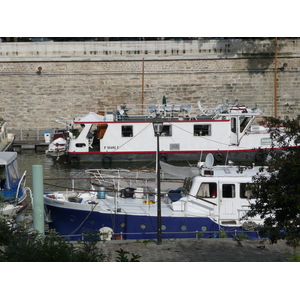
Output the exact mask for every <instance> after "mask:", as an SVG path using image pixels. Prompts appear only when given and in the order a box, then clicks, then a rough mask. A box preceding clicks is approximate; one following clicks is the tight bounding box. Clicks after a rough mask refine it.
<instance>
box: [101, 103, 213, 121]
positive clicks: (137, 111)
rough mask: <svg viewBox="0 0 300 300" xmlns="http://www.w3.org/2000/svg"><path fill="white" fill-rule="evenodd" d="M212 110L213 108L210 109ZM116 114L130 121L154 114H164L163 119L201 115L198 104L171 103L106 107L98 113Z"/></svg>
mask: <svg viewBox="0 0 300 300" xmlns="http://www.w3.org/2000/svg"><path fill="white" fill-rule="evenodd" d="M211 110H213V108H211ZM112 112H116V113H117V114H119V118H120V119H121V118H123V119H125V118H126V117H127V116H130V119H132V118H134V117H136V118H142V117H143V118H145V117H146V118H148V117H149V118H150V117H151V116H153V114H155V113H158V112H159V113H161V114H164V115H165V117H180V116H181V117H184V118H191V117H196V116H197V115H201V111H200V110H199V106H198V103H171V104H161V103H157V104H154V105H153V104H152V105H149V104H140V103H130V104H128V105H127V104H123V105H118V106H117V107H116V106H106V107H104V109H103V110H102V112H101V111H100V112H99V114H105V115H107V114H109V113H112Z"/></svg>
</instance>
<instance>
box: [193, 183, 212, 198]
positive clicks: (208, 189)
mask: <svg viewBox="0 0 300 300" xmlns="http://www.w3.org/2000/svg"><path fill="white" fill-rule="evenodd" d="M197 196H198V197H205V198H216V197H217V184H216V183H215V182H203V183H201V185H200V188H199V190H198V193H197Z"/></svg>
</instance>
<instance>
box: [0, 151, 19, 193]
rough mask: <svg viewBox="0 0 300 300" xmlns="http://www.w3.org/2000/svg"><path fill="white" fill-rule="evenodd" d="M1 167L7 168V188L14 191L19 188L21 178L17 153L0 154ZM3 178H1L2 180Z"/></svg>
mask: <svg viewBox="0 0 300 300" xmlns="http://www.w3.org/2000/svg"><path fill="white" fill-rule="evenodd" d="M0 166H4V167H5V173H6V183H5V184H6V188H7V189H14V188H16V187H17V186H18V184H19V181H20V177H19V172H18V164H17V153H16V152H0ZM2 179H3V178H1V180H2Z"/></svg>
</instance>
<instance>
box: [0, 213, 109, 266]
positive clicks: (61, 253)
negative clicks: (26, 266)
mask: <svg viewBox="0 0 300 300" xmlns="http://www.w3.org/2000/svg"><path fill="white" fill-rule="evenodd" d="M98 241H99V237H98V236H97V234H96V233H92V232H90V233H87V238H86V239H85V240H84V241H83V242H81V244H83V245H79V244H76V243H74V242H70V241H68V240H65V239H63V238H62V237H61V236H59V235H58V234H57V233H56V232H55V231H50V232H49V234H47V235H45V236H41V235H39V234H28V230H27V228H25V227H24V226H23V225H22V224H19V225H18V226H16V224H15V223H14V222H11V221H9V220H8V219H6V218H4V217H1V218H0V261H2V262H105V261H108V255H105V254H104V253H103V251H102V249H100V248H99V247H97V243H98Z"/></svg>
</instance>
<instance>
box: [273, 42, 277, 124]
mask: <svg viewBox="0 0 300 300" xmlns="http://www.w3.org/2000/svg"><path fill="white" fill-rule="evenodd" d="M277 42H278V41H277V37H276V38H275V49H274V50H275V51H274V52H275V54H274V117H275V118H277V51H278V43H277Z"/></svg>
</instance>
